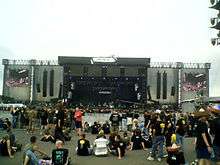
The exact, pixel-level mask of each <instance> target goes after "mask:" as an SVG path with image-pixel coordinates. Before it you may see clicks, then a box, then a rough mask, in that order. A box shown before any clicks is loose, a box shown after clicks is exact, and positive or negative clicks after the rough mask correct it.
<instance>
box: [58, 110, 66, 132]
mask: <svg viewBox="0 0 220 165" xmlns="http://www.w3.org/2000/svg"><path fill="white" fill-rule="evenodd" d="M64 119H65V112H64V110H63V109H60V110H58V113H57V126H58V127H61V128H62V127H63V125H64Z"/></svg>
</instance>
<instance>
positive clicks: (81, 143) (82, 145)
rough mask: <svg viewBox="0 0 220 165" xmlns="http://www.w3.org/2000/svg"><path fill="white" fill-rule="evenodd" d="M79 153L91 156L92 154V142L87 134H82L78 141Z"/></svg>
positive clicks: (77, 149)
mask: <svg viewBox="0 0 220 165" xmlns="http://www.w3.org/2000/svg"><path fill="white" fill-rule="evenodd" d="M76 151H77V155H79V156H89V155H91V154H92V148H91V146H90V142H89V141H88V140H87V139H86V135H85V134H81V135H80V139H79V140H78V142H77V148H76Z"/></svg>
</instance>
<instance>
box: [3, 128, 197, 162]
mask: <svg viewBox="0 0 220 165" xmlns="http://www.w3.org/2000/svg"><path fill="white" fill-rule="evenodd" d="M4 133H5V131H2V130H1V131H0V138H1V137H2V135H3V134H4ZM14 133H15V134H16V138H17V139H18V140H19V142H20V143H22V144H23V145H25V144H27V143H28V142H29V138H30V136H32V135H35V136H37V137H38V144H39V145H40V147H42V149H43V150H44V151H45V152H46V153H48V155H50V154H51V151H52V149H53V148H54V144H52V143H50V142H48V143H46V142H40V141H39V137H40V136H39V134H40V132H39V131H36V132H35V133H34V134H27V133H26V131H25V130H21V129H16V130H14ZM87 138H88V139H89V140H90V142H91V143H92V142H93V141H94V139H95V136H94V135H91V134H87ZM77 140H78V137H77V136H76V135H75V133H72V139H71V141H69V142H66V144H65V148H68V149H69V152H70V156H71V162H72V164H73V165H112V164H114V165H148V164H149V165H157V164H163V165H164V164H166V161H165V160H166V159H164V160H162V162H158V161H156V160H155V161H148V160H147V156H148V153H149V151H127V153H126V156H125V157H124V158H123V159H122V160H118V159H117V157H115V156H112V155H109V156H107V157H95V156H88V157H79V156H77V155H76V152H75V148H76V143H77ZM184 144H185V147H184V148H185V158H186V160H187V162H192V161H193V160H194V159H195V151H194V145H193V139H192V138H185V143H184ZM0 165H22V152H17V153H16V154H15V157H14V158H13V159H10V158H7V157H2V156H0Z"/></svg>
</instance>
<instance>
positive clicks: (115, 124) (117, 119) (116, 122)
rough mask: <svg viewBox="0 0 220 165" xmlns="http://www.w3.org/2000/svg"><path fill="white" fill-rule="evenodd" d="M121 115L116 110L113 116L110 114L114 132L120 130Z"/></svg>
mask: <svg viewBox="0 0 220 165" xmlns="http://www.w3.org/2000/svg"><path fill="white" fill-rule="evenodd" d="M120 119H121V118H120V115H119V114H118V113H117V112H116V111H114V112H113V113H112V114H111V116H110V119H109V120H110V121H111V123H112V131H113V132H118V130H119V122H120Z"/></svg>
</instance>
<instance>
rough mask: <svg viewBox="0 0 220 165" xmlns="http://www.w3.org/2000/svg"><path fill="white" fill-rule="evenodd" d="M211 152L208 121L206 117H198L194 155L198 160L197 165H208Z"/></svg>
mask: <svg viewBox="0 0 220 165" xmlns="http://www.w3.org/2000/svg"><path fill="white" fill-rule="evenodd" d="M211 152H212V142H211V137H210V135H209V133H208V121H207V119H206V116H204V115H202V116H200V117H199V121H198V125H197V129H196V155H197V159H198V160H199V165H210V164H211V162H210V158H211Z"/></svg>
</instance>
